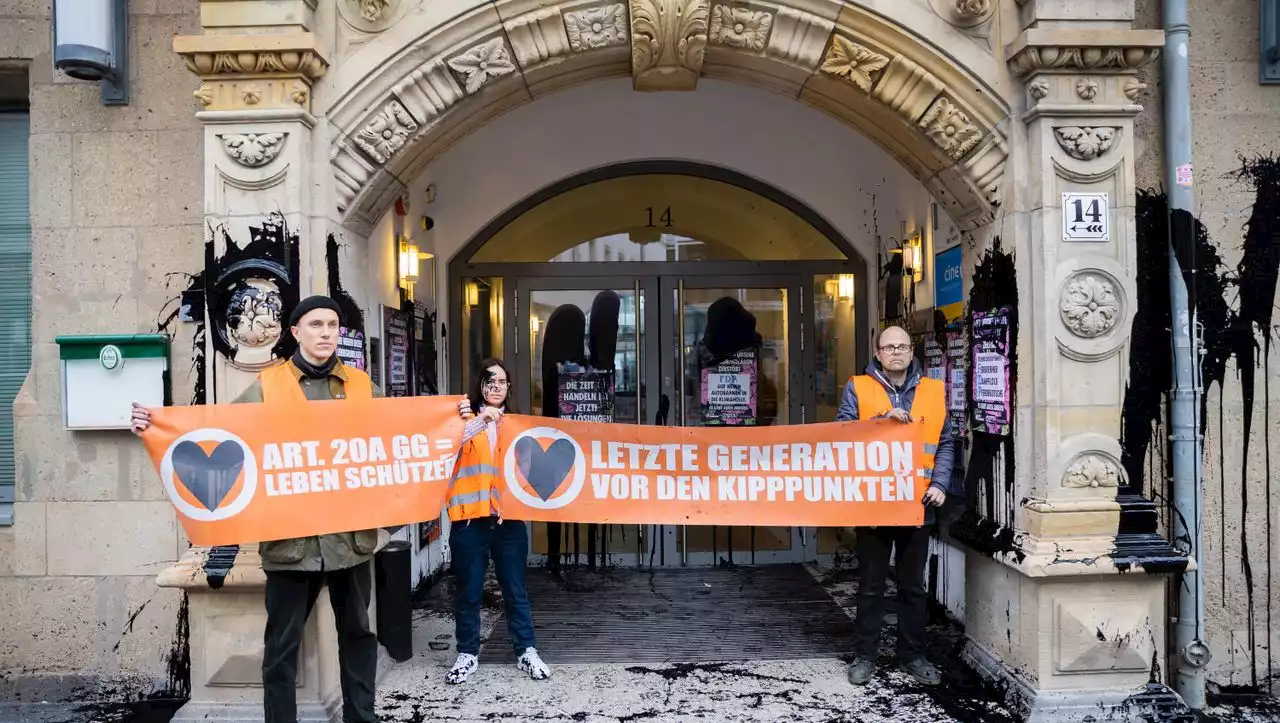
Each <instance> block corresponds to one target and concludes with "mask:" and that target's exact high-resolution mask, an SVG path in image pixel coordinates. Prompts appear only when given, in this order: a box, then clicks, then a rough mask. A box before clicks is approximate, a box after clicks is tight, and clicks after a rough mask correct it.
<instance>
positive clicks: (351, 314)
mask: <svg viewBox="0 0 1280 723" xmlns="http://www.w3.org/2000/svg"><path fill="white" fill-rule="evenodd" d="M338 248H339V247H338V241H337V239H335V238H334V237H333V234H329V238H328V240H326V241H325V246H324V260H325V266H326V268H327V270H328V274H329V296H330V297H332V298H333V300H334V301H336V302H338V308H340V309H342V325H343V326H345V327H346V328H348V329H355V330H356V331H359V332H362V333H363V332H364V312H363V311H361V310H360V305H359V304H357V303H356V301H355V299H353V298H351V294H349V293H347V290H346V289H344V288H342V267H341V264H340V263H339V260H338Z"/></svg>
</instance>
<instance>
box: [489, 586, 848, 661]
mask: <svg viewBox="0 0 1280 723" xmlns="http://www.w3.org/2000/svg"><path fill="white" fill-rule="evenodd" d="M527 584H528V588H529V598H530V600H531V601H532V603H533V621H534V628H535V631H536V634H537V640H538V653H539V654H540V655H541V656H542V657H543V659H545V660H546V661H547V662H548V663H553V664H554V663H627V662H637V663H663V662H681V663H686V662H687V663H692V662H705V661H729V662H733V661H746V660H788V659H801V658H821V657H838V656H841V655H844V654H847V653H850V652H852V650H853V619H852V618H850V617H849V616H848V615H847V614H845V612H844V611H843V610H842V609H841V608H840V607H839V606H838V605H837V604H836V602H835V600H833V599H832V598H831V596H830V595H829V594H827V592H826V591H825V590H824V589H823V588H822V587H821V586H820V585H819V584H818V582H817V580H815V579H814V578H813V576H812V575H810V574H809V573H808V572H807V571H806V570H805V569H804V568H803V567H801V566H799V565H775V566H764V567H745V568H735V569H705V568H697V569H670V568H660V569H656V570H652V571H649V570H627V569H607V570H599V571H591V570H581V569H572V570H569V571H566V572H565V573H564V575H563V578H562V579H559V580H557V579H556V578H554V577H552V576H551V575H550V574H549V573H548V572H547V571H546V570H544V569H530V570H529V571H528V583H527ZM480 659H481V660H482V661H485V662H509V661H511V660H512V659H513V654H512V652H511V637H510V635H509V633H508V631H507V620H506V616H505V614H504V615H502V616H500V617H499V618H498V620H497V621H496V623H495V625H494V628H493V632H492V635H491V637H490V638H489V639H488V641H486V642H485V644H484V646H483V648H482V650H481V652H480Z"/></svg>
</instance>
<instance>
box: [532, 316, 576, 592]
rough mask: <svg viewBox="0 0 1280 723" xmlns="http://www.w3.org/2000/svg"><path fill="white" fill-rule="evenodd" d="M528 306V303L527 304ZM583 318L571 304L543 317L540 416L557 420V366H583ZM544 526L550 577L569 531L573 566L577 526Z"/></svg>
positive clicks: (559, 560)
mask: <svg viewBox="0 0 1280 723" xmlns="http://www.w3.org/2000/svg"><path fill="white" fill-rule="evenodd" d="M530 303H532V302H530ZM586 334H587V316H586V314H584V313H582V309H579V308H578V307H577V306H576V305H574V304H561V305H560V306H557V307H556V308H555V310H554V311H552V312H551V316H549V317H547V324H546V326H545V327H544V329H543V331H542V416H544V417H552V418H558V417H559V416H560V385H559V384H558V381H559V371H558V369H557V367H556V365H557V364H560V363H563V362H572V363H574V364H582V365H585V364H586V362H587V360H586V357H585V355H584V349H585V347H586ZM546 525H547V568H548V569H549V570H550V571H551V572H552V573H558V572H559V571H560V564H561V562H562V558H561V555H562V553H561V550H563V549H567V547H568V545H567V544H565V542H566V540H564V539H563V538H562V534H563V533H564V532H567V531H568V530H572V531H573V547H574V550H573V553H574V563H575V564H576V563H577V557H578V530H577V526H576V525H575V526H573V527H566V526H564V525H563V524H561V523H559V522H548V523H546Z"/></svg>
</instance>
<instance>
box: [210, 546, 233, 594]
mask: <svg viewBox="0 0 1280 723" xmlns="http://www.w3.org/2000/svg"><path fill="white" fill-rule="evenodd" d="M239 554H240V546H239V545H219V546H217V547H211V548H209V552H208V554H207V555H206V556H205V559H204V576H205V582H206V583H207V584H208V585H209V587H211V588H213V589H214V590H218V589H220V588H221V587H222V583H223V582H224V581H225V580H226V579H227V575H229V574H230V573H231V568H232V567H233V566H235V564H236V556H237V555H239Z"/></svg>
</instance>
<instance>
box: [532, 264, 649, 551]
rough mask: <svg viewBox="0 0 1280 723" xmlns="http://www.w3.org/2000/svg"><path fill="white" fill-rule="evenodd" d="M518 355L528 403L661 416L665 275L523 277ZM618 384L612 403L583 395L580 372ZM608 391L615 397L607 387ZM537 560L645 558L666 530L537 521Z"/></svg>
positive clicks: (633, 417)
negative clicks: (660, 316) (658, 380)
mask: <svg viewBox="0 0 1280 723" xmlns="http://www.w3.org/2000/svg"><path fill="white" fill-rule="evenodd" d="M514 296H515V298H514V302H515V303H514V308H515V310H516V311H515V313H516V324H515V339H513V340H512V342H513V343H512V347H513V349H514V351H515V354H514V355H513V358H515V359H516V360H517V361H516V363H515V367H516V368H515V369H514V370H513V374H514V376H515V377H516V392H515V393H516V394H517V395H518V396H517V397H516V398H518V399H519V400H520V409H519V411H520V412H522V413H524V414H532V415H535V416H544V417H557V418H562V419H579V420H583V421H601V422H614V423H619V424H645V423H652V422H653V421H654V420H653V419H651V417H652V416H653V415H654V414H655V410H656V409H657V405H656V404H655V403H654V400H653V399H651V398H650V396H651V395H656V386H655V385H652V384H650V382H649V380H650V379H653V378H655V377H656V376H657V368H658V360H657V357H656V355H655V353H654V349H653V347H654V345H655V344H656V338H654V334H653V333H652V330H653V329H654V328H656V326H657V322H656V312H657V309H656V306H655V304H653V303H652V300H654V299H656V298H657V283H656V280H653V279H650V280H648V281H647V282H643V281H641V280H640V279H637V278H621V277H620V278H595V277H590V278H581V279H522V280H520V281H519V282H518V283H517V285H516V288H515V290H514ZM588 377H589V378H590V379H592V380H593V383H602V384H604V385H612V388H613V394H612V402H611V404H606V405H597V404H595V403H594V401H587V402H586V403H584V402H583V401H582V398H583V395H582V393H581V392H580V390H579V389H577V388H571V387H570V385H580V384H581V382H576V381H573V380H581V379H586V378H588ZM605 396H606V397H607V396H608V395H605ZM530 536H531V539H530V545H529V551H530V558H531V562H532V563H533V564H546V565H547V566H549V567H552V568H556V567H558V566H560V565H587V566H592V567H594V566H596V565H600V566H609V565H621V566H638V565H641V564H646V563H647V562H648V560H649V559H650V558H658V557H659V556H660V550H659V549H658V539H659V538H658V536H657V535H655V533H654V531H653V530H652V529H650V528H648V527H645V526H639V525H594V524H561V523H546V522H534V523H532V524H531V525H530Z"/></svg>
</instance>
